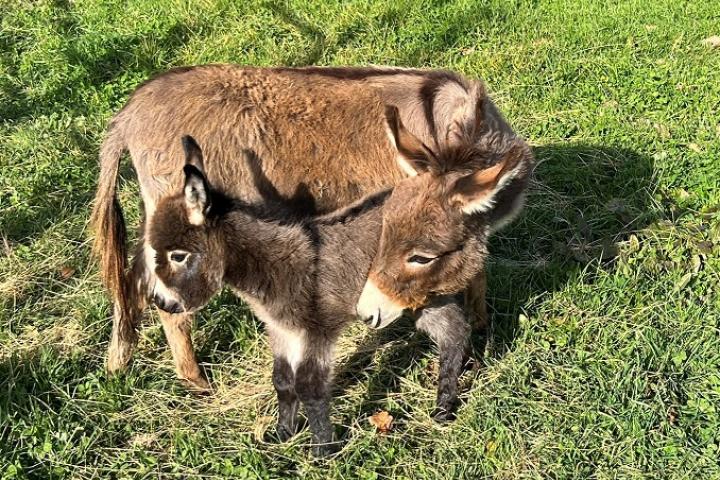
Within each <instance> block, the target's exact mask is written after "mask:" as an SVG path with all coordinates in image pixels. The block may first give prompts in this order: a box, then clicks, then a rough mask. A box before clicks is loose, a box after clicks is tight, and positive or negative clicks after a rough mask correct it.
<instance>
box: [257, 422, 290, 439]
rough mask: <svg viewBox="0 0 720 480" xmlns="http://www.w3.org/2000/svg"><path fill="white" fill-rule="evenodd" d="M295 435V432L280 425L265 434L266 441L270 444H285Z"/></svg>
mask: <svg viewBox="0 0 720 480" xmlns="http://www.w3.org/2000/svg"><path fill="white" fill-rule="evenodd" d="M294 435H295V432H294V431H293V430H292V429H291V428H290V427H288V426H286V425H280V424H278V425H277V426H276V427H275V429H270V430H268V431H266V432H265V436H264V440H265V441H266V442H268V443H285V442H287V441H288V440H290V439H291V438H292V437H293V436H294Z"/></svg>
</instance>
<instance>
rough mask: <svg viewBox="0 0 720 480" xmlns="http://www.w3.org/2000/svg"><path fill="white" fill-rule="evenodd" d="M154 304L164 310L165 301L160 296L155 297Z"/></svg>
mask: <svg viewBox="0 0 720 480" xmlns="http://www.w3.org/2000/svg"><path fill="white" fill-rule="evenodd" d="M153 303H154V304H155V305H157V306H158V308H160V309H162V308H163V307H164V306H165V305H164V304H165V302H163V299H162V297H161V296H160V295H157V294H156V295H153Z"/></svg>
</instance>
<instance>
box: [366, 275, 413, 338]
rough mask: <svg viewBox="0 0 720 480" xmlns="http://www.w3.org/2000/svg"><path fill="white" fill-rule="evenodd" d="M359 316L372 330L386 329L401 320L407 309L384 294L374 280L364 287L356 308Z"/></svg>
mask: <svg viewBox="0 0 720 480" xmlns="http://www.w3.org/2000/svg"><path fill="white" fill-rule="evenodd" d="M356 310H357V314H358V316H359V317H360V318H361V319H362V320H363V321H364V322H365V324H366V325H367V326H369V327H370V328H385V327H387V326H388V325H390V324H391V323H392V322H394V321H395V320H397V319H398V318H400V317H401V316H402V314H403V310H405V307H404V306H402V305H400V304H398V303H397V302H396V301H395V300H394V299H392V298H391V297H390V296H388V295H386V294H385V293H383V292H382V291H381V290H380V289H379V288H378V287H377V286H376V285H375V283H373V281H372V280H370V279H368V281H367V282H366V283H365V287H363V290H362V293H361V294H360V299H359V300H358V303H357V306H356Z"/></svg>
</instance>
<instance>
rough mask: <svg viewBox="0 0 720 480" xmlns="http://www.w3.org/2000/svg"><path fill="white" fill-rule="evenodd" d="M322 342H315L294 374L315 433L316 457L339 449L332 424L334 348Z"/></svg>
mask: <svg viewBox="0 0 720 480" xmlns="http://www.w3.org/2000/svg"><path fill="white" fill-rule="evenodd" d="M324 343H325V342H323V341H322V340H320V341H317V342H312V343H310V344H309V345H310V346H312V351H310V352H307V354H306V356H305V358H303V360H302V361H301V362H300V364H299V365H298V367H297V370H296V372H295V391H296V392H297V395H298V397H299V398H300V401H301V402H302V403H303V406H304V407H305V413H306V414H307V418H308V423H309V425H310V430H311V431H312V433H313V448H312V451H313V454H314V455H315V456H326V455H330V454H332V453H334V452H336V451H337V450H338V448H339V446H338V444H337V443H335V441H334V434H333V426H332V423H331V422H330V385H329V384H330V358H331V352H332V345H323V344H324Z"/></svg>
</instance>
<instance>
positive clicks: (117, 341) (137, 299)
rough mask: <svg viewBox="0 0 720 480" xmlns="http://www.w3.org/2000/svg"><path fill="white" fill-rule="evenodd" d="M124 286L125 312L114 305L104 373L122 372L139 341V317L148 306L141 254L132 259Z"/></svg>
mask: <svg viewBox="0 0 720 480" xmlns="http://www.w3.org/2000/svg"><path fill="white" fill-rule="evenodd" d="M138 248H140V247H139V246H138ZM125 282H126V286H125V288H124V290H125V294H126V298H125V299H124V301H125V309H123V307H122V305H121V303H120V301H118V300H116V301H115V304H114V305H113V327H112V333H111V334H110V344H109V345H108V353H107V369H108V372H110V373H114V372H118V371H122V370H124V369H125V368H127V366H128V365H129V364H130V360H131V359H132V354H133V350H134V349H135V345H136V344H137V340H138V335H137V329H138V327H139V324H140V317H141V316H142V312H143V311H144V310H145V307H146V306H147V301H146V298H147V293H146V292H147V275H146V273H145V262H144V257H143V256H142V255H141V254H137V253H136V255H135V256H134V257H133V261H132V267H131V269H130V272H129V274H128V275H127V276H126V277H125Z"/></svg>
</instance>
